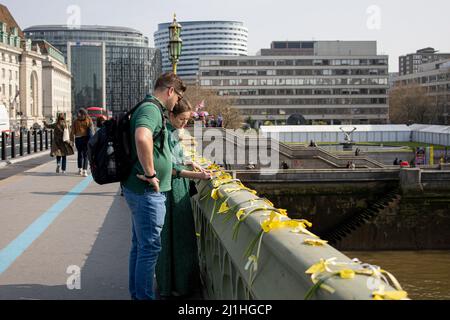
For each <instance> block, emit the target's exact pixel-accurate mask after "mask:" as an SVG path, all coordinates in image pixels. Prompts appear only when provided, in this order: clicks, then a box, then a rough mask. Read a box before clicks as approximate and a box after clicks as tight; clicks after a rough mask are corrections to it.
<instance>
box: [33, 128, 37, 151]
mask: <svg viewBox="0 0 450 320" xmlns="http://www.w3.org/2000/svg"><path fill="white" fill-rule="evenodd" d="M33 134H34V153H37V151H38V140H37V130H36V129H35V130H33Z"/></svg>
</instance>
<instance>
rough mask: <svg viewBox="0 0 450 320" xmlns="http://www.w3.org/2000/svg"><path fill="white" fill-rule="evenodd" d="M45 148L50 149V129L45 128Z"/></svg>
mask: <svg viewBox="0 0 450 320" xmlns="http://www.w3.org/2000/svg"><path fill="white" fill-rule="evenodd" d="M44 132H45V150H48V130H47V129H45V130H44Z"/></svg>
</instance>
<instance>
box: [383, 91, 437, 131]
mask: <svg viewBox="0 0 450 320" xmlns="http://www.w3.org/2000/svg"><path fill="white" fill-rule="evenodd" d="M389 116H390V119H391V122H392V123H407V124H410V123H424V124H428V123H436V122H437V119H438V117H439V110H438V107H437V105H436V103H435V101H434V99H433V98H431V97H430V96H428V95H427V91H426V89H425V87H423V86H420V85H418V84H410V85H397V86H395V87H394V88H393V89H392V90H391V92H390V94H389Z"/></svg>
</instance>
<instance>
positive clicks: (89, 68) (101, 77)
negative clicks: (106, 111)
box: [67, 43, 106, 108]
mask: <svg viewBox="0 0 450 320" xmlns="http://www.w3.org/2000/svg"><path fill="white" fill-rule="evenodd" d="M67 52H68V61H69V65H70V71H71V72H72V74H73V79H72V100H75V101H76V107H77V108H87V107H91V106H101V107H104V106H105V103H106V101H105V93H106V88H105V46H104V45H103V43H98V44H95V43H87V44H80V43H78V44H76V43H69V44H68V47H67Z"/></svg>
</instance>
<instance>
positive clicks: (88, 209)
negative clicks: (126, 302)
mask: <svg viewBox="0 0 450 320" xmlns="http://www.w3.org/2000/svg"><path fill="white" fill-rule="evenodd" d="M55 167H56V163H55V162H54V161H51V162H47V163H45V164H42V165H40V166H38V167H35V168H33V169H30V170H28V171H25V172H22V173H19V174H16V175H13V176H10V177H8V178H6V179H3V180H0V300H1V299H7V300H8V299H58V300H61V299H75V300H78V299H88V300H90V299H97V300H98V299H108V300H109V299H112V300H115V299H129V295H128V254H129V248H130V218H129V215H130V213H129V209H128V207H127V205H126V203H125V200H124V199H123V198H122V197H121V196H120V190H119V185H107V186H99V185H97V184H96V183H95V182H93V181H92V178H91V177H88V178H84V177H80V176H77V175H76V172H77V169H76V159H75V157H69V159H68V170H67V171H68V173H67V174H66V175H64V176H63V175H58V174H56V173H55ZM1 170H5V169H0V171H1ZM25 170H27V169H25ZM71 266H75V267H74V269H72V270H76V268H78V267H79V268H80V270H81V273H80V276H81V277H80V280H81V289H80V290H76V289H75V290H69V289H68V286H67V282H68V279H70V280H71V278H70V277H71V274H68V273H67V270H68V268H69V267H71ZM72 277H73V275H72ZM75 278H76V277H75ZM69 282H70V281H69Z"/></svg>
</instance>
